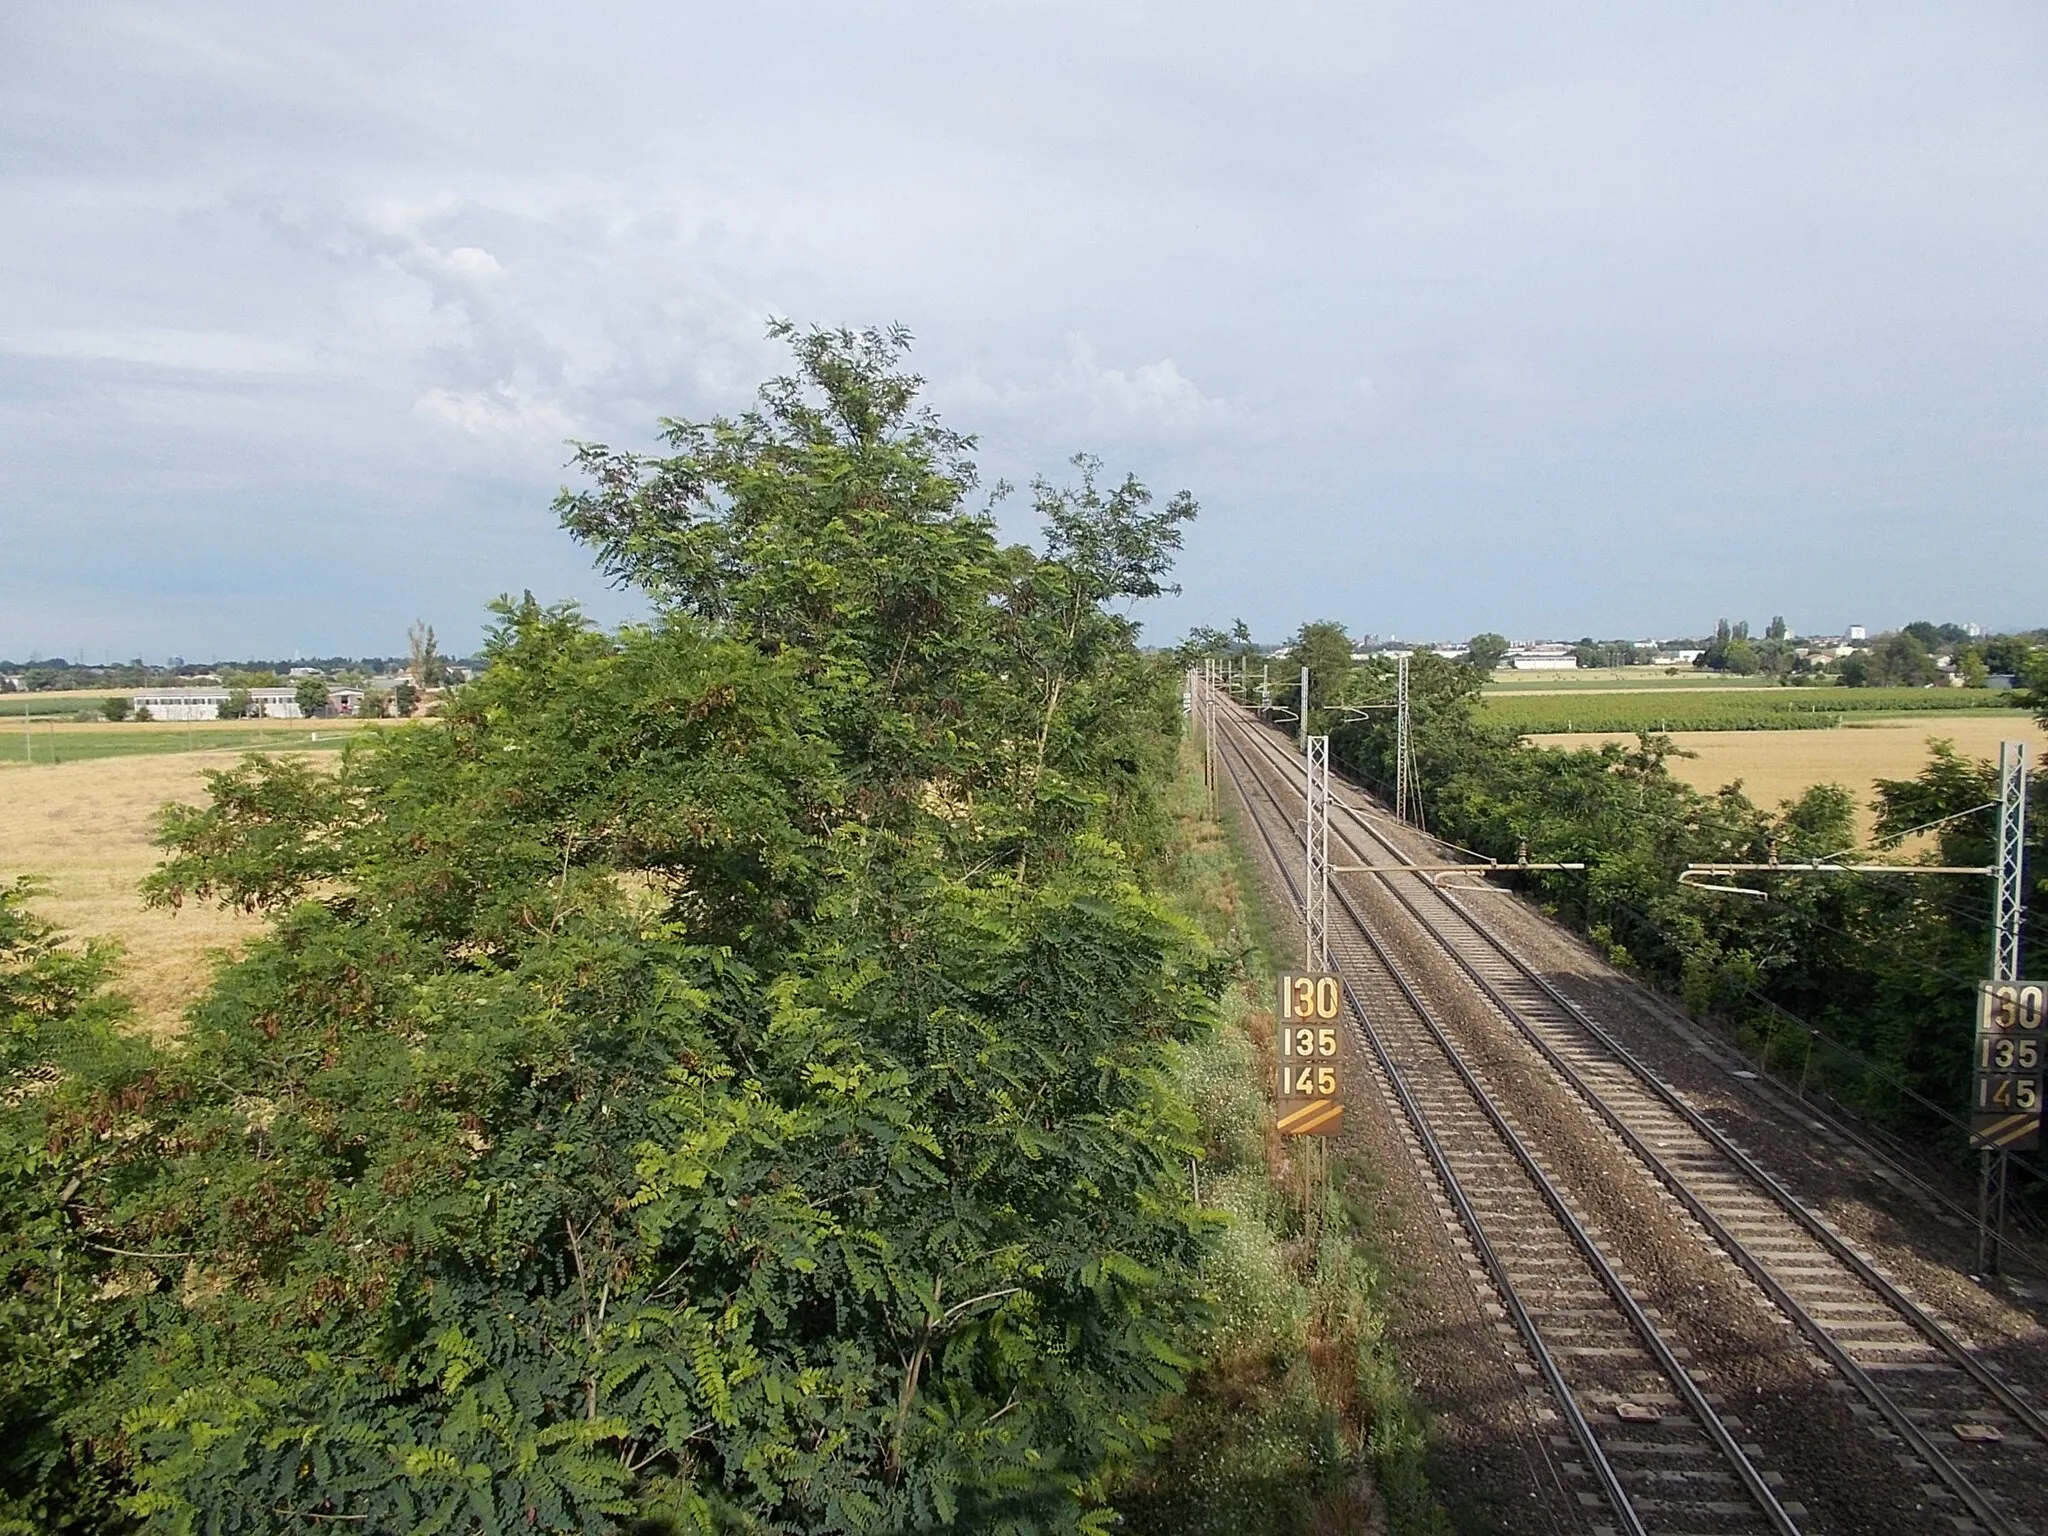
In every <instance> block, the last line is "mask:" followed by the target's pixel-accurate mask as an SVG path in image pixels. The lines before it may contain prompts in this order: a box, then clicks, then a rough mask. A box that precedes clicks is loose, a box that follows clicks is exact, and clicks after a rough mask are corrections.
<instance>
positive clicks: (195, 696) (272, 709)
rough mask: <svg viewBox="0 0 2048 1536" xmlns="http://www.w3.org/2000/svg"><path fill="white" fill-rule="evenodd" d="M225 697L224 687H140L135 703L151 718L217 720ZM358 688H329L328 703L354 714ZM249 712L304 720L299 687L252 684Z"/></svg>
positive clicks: (343, 712) (341, 712)
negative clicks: (147, 712) (254, 685)
mask: <svg viewBox="0 0 2048 1536" xmlns="http://www.w3.org/2000/svg"><path fill="white" fill-rule="evenodd" d="M227 701H228V690H227V689H225V688H218V687H216V688H140V689H137V690H136V693H135V707H136V708H137V709H138V710H142V709H147V710H148V711H149V715H150V718H151V719H152V720H218V719H219V718H220V711H221V706H222V705H224V704H226V703H227ZM362 703H363V690H362V689H360V688H330V689H328V690H327V706H328V708H330V709H332V710H333V711H334V712H335V713H336V714H337V715H353V714H354V713H355V712H356V711H357V710H358V709H360V708H361V707H362ZM249 712H250V713H251V714H253V715H256V716H259V717H261V718H263V719H266V720H303V719H304V718H305V714H304V712H303V711H301V710H300V708H299V698H298V691H297V690H296V689H292V688H251V689H250V690H249Z"/></svg>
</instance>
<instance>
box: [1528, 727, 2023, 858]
mask: <svg viewBox="0 0 2048 1536" xmlns="http://www.w3.org/2000/svg"><path fill="white" fill-rule="evenodd" d="M1930 737H1936V738H1940V739H1943V740H1947V741H1952V742H1954V743H1955V745H1956V750H1957V751H1959V752H1962V753H1964V754H1965V755H1966V756H1970V757H1984V758H1992V759H1996V758H1997V756H1998V744H1999V743H2000V742H2001V741H2024V742H2026V743H2027V755H2028V767H2029V768H2030V769H2035V768H2039V767H2041V766H2042V765H2043V764H2042V760H2043V758H2044V756H2048V733H2044V732H2043V731H2042V730H2041V728H2040V727H2039V726H2037V725H2035V724H2033V723H2032V722H2031V721H2030V720H2028V719H2027V717H2026V716H2024V715H2018V714H2014V715H1998V716H1996V717H1994V718H1991V719H1983V720H1980V719H1976V718H1973V717H1970V716H1947V717H1944V718H1942V719H1938V720H1928V719H1919V720H1878V721H1872V722H1870V723H1868V724H1856V725H1843V726H1838V727H1837V728H1835V729H1834V730H1831V731H1674V732H1672V733H1671V738H1672V740H1673V741H1675V742H1677V743H1678V744H1679V745H1680V746H1681V747H1683V748H1685V749H1686V750H1687V751H1689V752H1694V753H1697V754H1698V755H1697V756H1695V757H1689V758H1674V759H1673V760H1672V762H1671V771H1672V773H1673V774H1675V775H1676V776H1677V777H1679V778H1681V779H1683V780H1685V782H1686V783H1688V784H1690V785H1692V786H1693V787H1694V788H1696V789H1703V790H1709V791H1711V790H1716V789H1719V788H1720V787H1721V786H1722V785H1724V784H1728V783H1732V782H1734V781H1735V780H1738V779H1739V780H1741V781H1742V787H1743V792H1744V793H1746V794H1747V795H1748V796H1749V798H1750V799H1751V800H1753V801H1755V802H1756V803H1757V804H1758V805H1760V806H1764V807H1766V808H1775V807H1776V806H1777V805H1778V804H1779V803H1780V802H1781V801H1785V800H1792V799H1796V798H1797V797H1798V796H1799V795H1801V794H1802V793H1804V792H1805V791H1806V790H1808V789H1810V788H1812V787H1813V786H1814V785H1815V784H1840V785H1841V786H1842V787H1843V788H1845V789H1847V790H1848V791H1849V792H1850V793H1851V794H1852V795H1854V796H1855V797H1856V801H1857V806H1858V818H1857V825H1858V828H1859V829H1860V830H1861V831H1863V832H1865V833H1867V832H1868V831H1869V830H1870V825H1871V819H1872V818H1871V814H1870V798H1871V796H1872V794H1873V793H1875V786H1876V783H1877V781H1878V780H1879V779H1908V778H1911V777H1912V776H1913V775H1914V774H1915V773H1917V772H1919V771H1920V767H1921V765H1922V764H1923V763H1925V762H1926V760H1927V742H1928V739H1929V738H1930ZM1529 740H1530V741H1531V742H1532V743H1534V744H1535V745H1537V746H1544V747H1590V746H1597V745H1599V744H1600V743H1601V742H1603V741H1619V742H1621V743H1623V744H1624V745H1628V746H1633V745H1634V744H1635V738H1634V737H1633V736H1617V735H1594V734H1590V733H1583V732H1582V733H1576V734H1573V735H1561V734H1559V735H1545V736H1531V737H1530V738H1529Z"/></svg>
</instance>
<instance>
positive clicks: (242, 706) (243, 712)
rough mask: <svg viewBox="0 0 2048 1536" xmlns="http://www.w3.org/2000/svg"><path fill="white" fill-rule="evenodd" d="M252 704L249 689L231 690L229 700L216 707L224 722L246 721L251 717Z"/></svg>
mask: <svg viewBox="0 0 2048 1536" xmlns="http://www.w3.org/2000/svg"><path fill="white" fill-rule="evenodd" d="M250 704H251V700H250V698H249V690H248V689H246V688H230V689H229V690H228V696H227V698H225V699H224V700H222V701H221V703H220V704H219V705H218V706H216V710H217V713H218V714H219V716H220V718H221V719H223V720H245V719H247V718H248V715H249V706H250Z"/></svg>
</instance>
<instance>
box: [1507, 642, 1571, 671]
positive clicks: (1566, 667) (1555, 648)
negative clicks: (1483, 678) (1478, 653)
mask: <svg viewBox="0 0 2048 1536" xmlns="http://www.w3.org/2000/svg"><path fill="white" fill-rule="evenodd" d="M1503 665H1505V666H1509V667H1513V668H1514V669H1515V670H1516V671H1517V672H1575V671H1577V670H1578V666H1579V658H1578V656H1577V654H1576V653H1575V652H1574V651H1573V650H1572V648H1571V647H1570V646H1568V645H1551V644H1544V645H1511V646H1509V647H1508V654H1507V658H1506V660H1505V662H1503Z"/></svg>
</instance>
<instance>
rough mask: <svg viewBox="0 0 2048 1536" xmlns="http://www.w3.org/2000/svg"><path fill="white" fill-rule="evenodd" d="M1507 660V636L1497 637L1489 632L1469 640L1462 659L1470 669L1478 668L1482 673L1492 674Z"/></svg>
mask: <svg viewBox="0 0 2048 1536" xmlns="http://www.w3.org/2000/svg"><path fill="white" fill-rule="evenodd" d="M1507 658H1508V641H1507V636H1505V635H1496V634H1494V633H1493V632H1492V631H1490V630H1489V631H1488V632H1487V633H1485V634H1481V635H1474V636H1473V637H1472V638H1471V639H1470V640H1468V641H1467V642H1466V643H1465V654H1464V656H1463V657H1461V658H1460V659H1461V660H1462V661H1463V662H1464V663H1465V665H1466V666H1468V667H1476V668H1478V669H1479V670H1480V671H1481V672H1492V671H1494V670H1495V669H1496V668H1498V667H1499V666H1500V664H1501V663H1502V662H1504V661H1506V660H1507Z"/></svg>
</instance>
